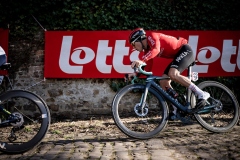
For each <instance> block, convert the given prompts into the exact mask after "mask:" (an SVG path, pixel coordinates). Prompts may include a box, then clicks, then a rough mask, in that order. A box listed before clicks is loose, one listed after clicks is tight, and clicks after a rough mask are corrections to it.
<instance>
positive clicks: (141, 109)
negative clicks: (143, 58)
mask: <svg viewBox="0 0 240 160" xmlns="http://www.w3.org/2000/svg"><path fill="white" fill-rule="evenodd" d="M150 85H151V83H148V84H147V85H146V88H145V90H144V93H143V94H142V97H141V100H140V103H138V104H137V105H136V106H135V107H134V111H135V113H136V114H137V115H138V116H140V117H143V116H146V115H147V113H148V106H147V103H146V99H147V94H148V90H149V88H150Z"/></svg>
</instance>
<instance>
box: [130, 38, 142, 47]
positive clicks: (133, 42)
mask: <svg viewBox="0 0 240 160" xmlns="http://www.w3.org/2000/svg"><path fill="white" fill-rule="evenodd" d="M139 37H140V36H139ZM139 37H137V38H136V39H134V40H133V41H132V42H131V45H132V46H133V47H135V42H139V40H138V38H139Z"/></svg>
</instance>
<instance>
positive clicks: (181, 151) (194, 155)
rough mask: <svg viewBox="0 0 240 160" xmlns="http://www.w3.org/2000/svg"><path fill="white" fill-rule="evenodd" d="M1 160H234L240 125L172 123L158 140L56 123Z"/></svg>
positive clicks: (97, 124) (107, 123)
mask: <svg viewBox="0 0 240 160" xmlns="http://www.w3.org/2000/svg"><path fill="white" fill-rule="evenodd" d="M0 159H1V160H4V159H6V160H11V159H29V160H58V159H61V160H65V159H69V160H74V159H76V160H80V159H99V160H120V159H124V160H194V159H202V160H215V159H218V160H233V159H236V160H237V159H240V126H235V127H234V129H233V130H232V131H231V132H230V133H223V134H213V133H210V132H208V131H206V130H205V129H203V128H202V127H201V126H200V125H199V124H193V125H183V124H182V123H181V122H169V123H168V126H167V127H166V129H165V130H164V131H163V132H161V133H160V134H159V135H158V136H157V137H155V138H152V139H148V140H137V139H132V138H129V137H127V136H125V135H124V134H123V133H121V131H120V130H119V129H118V128H117V127H116V126H115V125H114V123H113V121H112V120H111V119H109V120H106V119H104V120H89V121H75V122H62V123H53V124H52V125H51V128H50V130H49V132H48V134H47V135H46V137H45V138H44V140H43V142H42V143H41V144H40V145H39V146H37V147H36V148H34V149H32V150H30V151H28V152H26V153H23V154H17V155H6V154H4V153H0Z"/></svg>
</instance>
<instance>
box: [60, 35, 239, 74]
mask: <svg viewBox="0 0 240 160" xmlns="http://www.w3.org/2000/svg"><path fill="white" fill-rule="evenodd" d="M198 38H199V36H198V35H190V36H189V40H188V42H189V45H190V46H191V47H192V49H193V54H194V58H195V59H197V60H198V61H199V62H200V63H201V64H200V65H199V64H198V65H195V66H193V71H194V72H198V73H208V69H209V65H210V64H211V63H214V62H216V61H217V60H219V58H220V65H221V67H222V69H223V70H224V71H226V72H235V71H236V70H237V67H238V69H239V68H240V48H239V47H240V40H239V43H238V52H237V46H233V40H223V48H222V53H221V52H220V50H219V49H218V48H216V47H213V46H205V47H202V48H200V49H199V50H197V48H198ZM72 40H73V36H63V39H62V45H61V51H60V58H59V66H60V69H61V70H62V71H63V72H65V73H67V74H82V73H83V69H84V64H87V63H90V62H92V61H93V60H94V59H95V56H96V60H95V62H96V68H97V70H98V71H99V72H101V73H103V74H110V73H111V72H112V68H114V70H115V71H116V72H118V73H130V72H132V69H131V66H130V64H129V65H125V64H124V63H123V61H124V57H129V59H130V61H134V60H137V59H139V53H140V52H138V51H136V50H134V51H133V52H131V51H130V52H129V47H126V40H116V43H115V46H114V47H110V46H108V44H109V40H99V41H98V46H97V53H95V52H94V51H93V50H92V49H91V48H89V47H77V48H75V49H73V52H72V53H71V48H72ZM113 48H114V51H113ZM209 52H210V53H211V54H210V56H207V53H209ZM236 54H237V55H236ZM82 55H83V56H82ZM108 56H112V64H111V63H110V64H107V57H108ZM232 56H237V58H236V59H237V60H236V62H235V63H234V62H231V59H232ZM80 57H83V58H80ZM70 60H71V62H73V63H74V64H70Z"/></svg>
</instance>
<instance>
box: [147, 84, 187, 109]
mask: <svg viewBox="0 0 240 160" xmlns="http://www.w3.org/2000/svg"><path fill="white" fill-rule="evenodd" d="M149 83H151V86H153V88H154V89H155V90H157V91H158V93H160V94H161V95H162V96H163V97H164V98H165V99H167V100H168V101H170V102H171V103H172V104H173V105H174V106H176V107H177V108H178V109H180V110H182V111H184V112H187V111H188V107H186V106H183V105H182V104H180V103H179V102H178V101H176V100H175V99H174V98H173V97H172V96H171V95H169V94H168V93H167V92H166V91H165V90H163V89H162V87H160V86H159V85H158V84H157V83H154V82H149Z"/></svg>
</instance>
